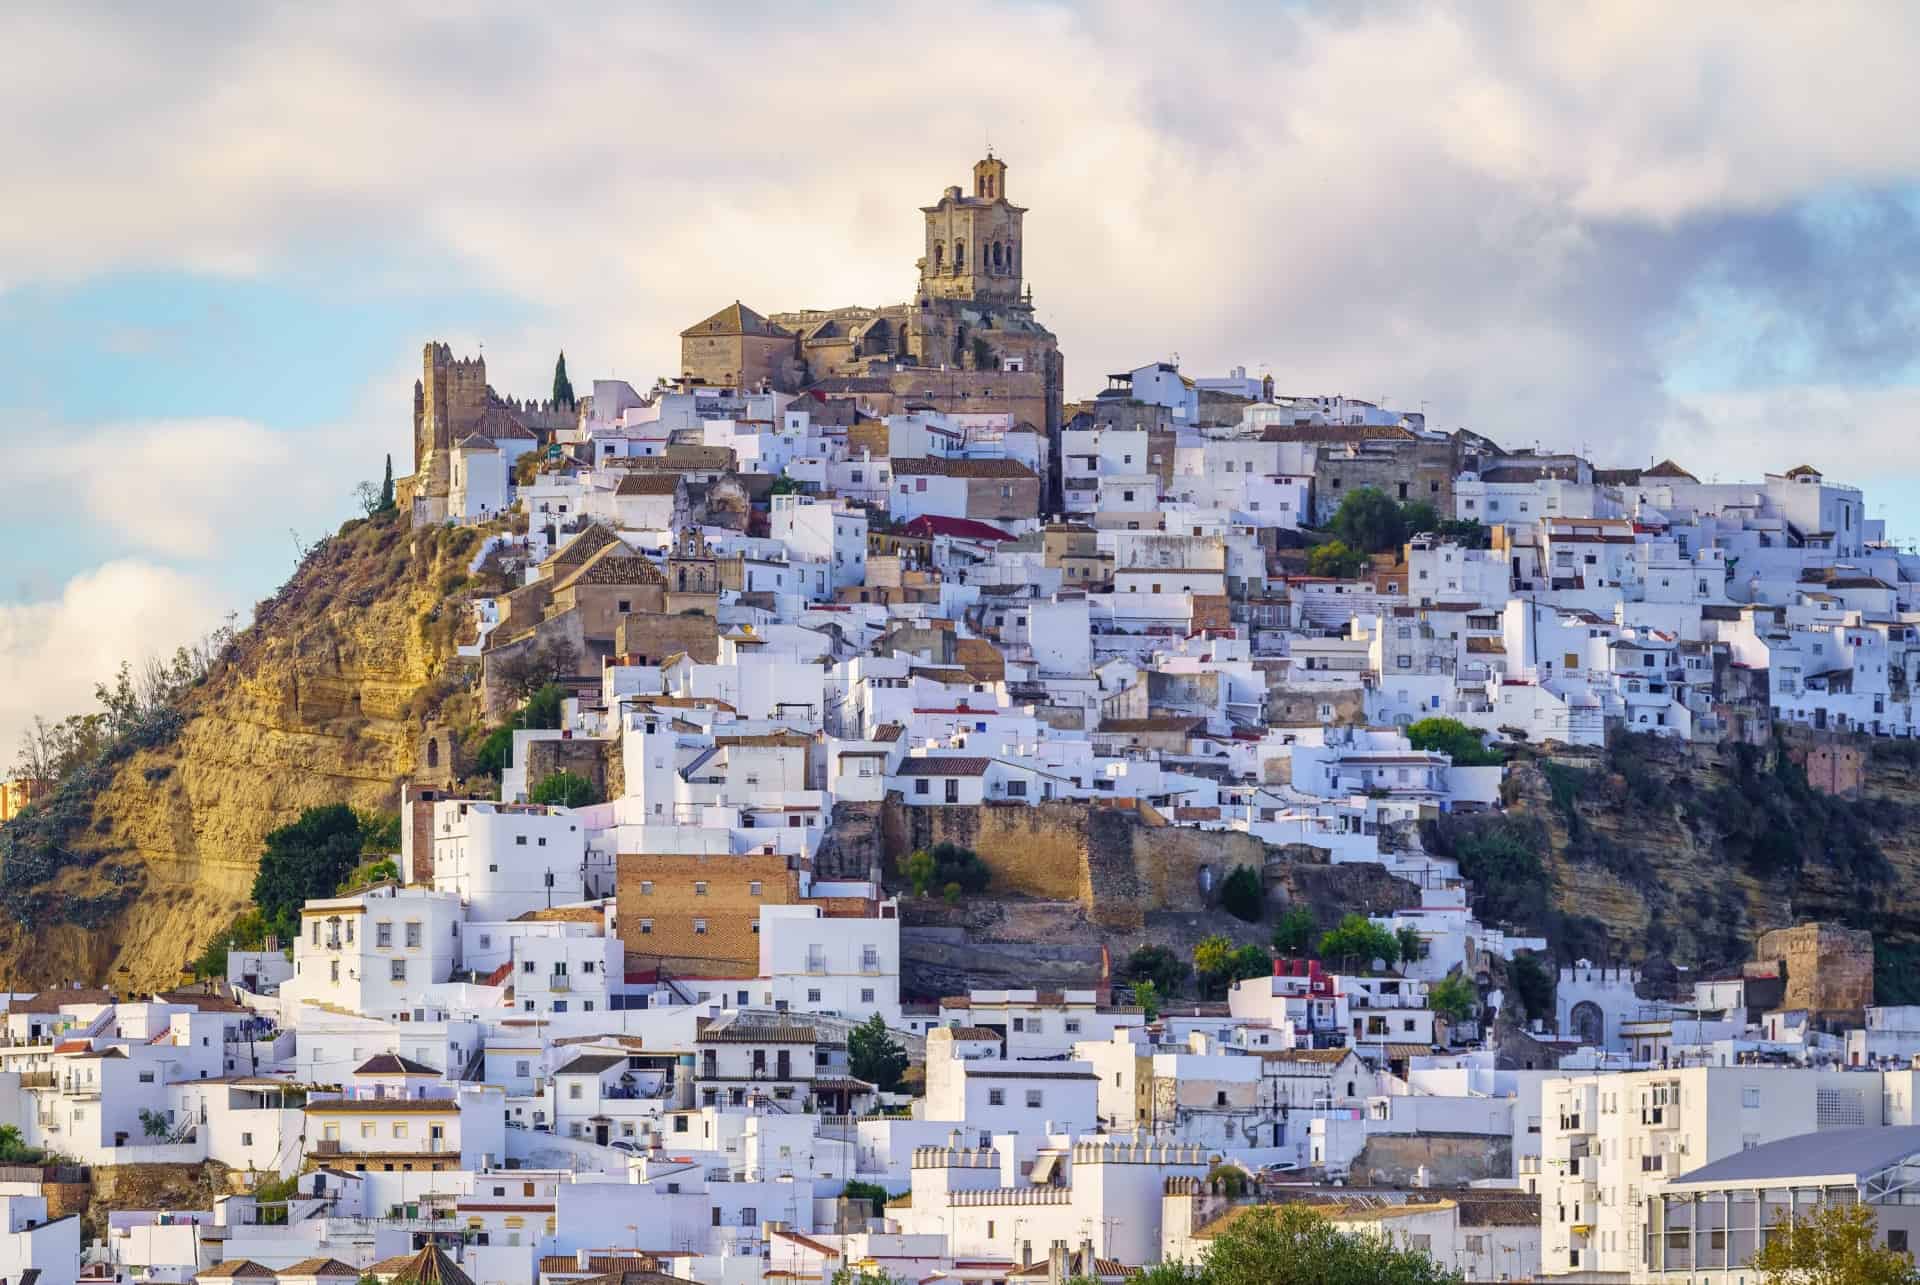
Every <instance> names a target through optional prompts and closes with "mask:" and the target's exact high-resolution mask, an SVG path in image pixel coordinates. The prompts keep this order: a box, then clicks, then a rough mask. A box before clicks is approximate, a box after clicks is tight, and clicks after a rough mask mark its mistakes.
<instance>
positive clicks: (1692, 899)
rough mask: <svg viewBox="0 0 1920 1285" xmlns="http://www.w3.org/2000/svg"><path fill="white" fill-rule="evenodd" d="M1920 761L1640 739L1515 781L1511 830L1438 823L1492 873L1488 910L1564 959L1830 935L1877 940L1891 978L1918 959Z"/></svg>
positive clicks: (1804, 745)
mask: <svg viewBox="0 0 1920 1285" xmlns="http://www.w3.org/2000/svg"><path fill="white" fill-rule="evenodd" d="M1916 748H1920V747H1915V746H1913V745H1910V744H1907V743H1895V742H1878V743H1875V742H1872V741H1869V740H1866V739H1864V738H1863V739H1858V740H1850V741H1846V742H1838V741H1826V740H1821V741H1815V740H1812V739H1797V738H1792V737H1789V738H1787V739H1783V740H1780V741H1778V742H1776V743H1773V744H1770V745H1766V746H1758V747H1756V746H1745V745H1728V746H1704V745H1702V746H1687V745H1678V744H1674V743H1671V742H1664V741H1659V740H1654V739H1652V738H1646V737H1627V738H1624V739H1617V740H1616V741H1615V742H1614V744H1613V745H1611V746H1610V747H1609V748H1608V749H1607V750H1605V751H1603V752H1592V753H1585V754H1581V753H1568V752H1562V753H1558V754H1556V755H1554V756H1553V757H1552V758H1551V759H1546V758H1542V759H1536V760H1533V761H1530V762H1526V763H1522V764H1519V765H1516V767H1515V769H1514V770H1513V771H1512V772H1511V773H1510V774H1509V777H1508V781H1507V787H1506V788H1507V796H1508V802H1509V805H1510V813H1509V816H1508V817H1507V818H1505V819H1504V820H1499V821H1481V822H1473V821H1462V822H1458V823H1452V824H1445V823H1443V824H1442V825H1441V826H1440V827H1438V831H1439V832H1438V833H1437V834H1436V835H1432V836H1430V838H1432V839H1433V840H1434V841H1435V843H1436V846H1437V847H1438V848H1439V849H1440V850H1441V851H1454V852H1455V855H1458V856H1461V857H1462V859H1463V864H1464V865H1465V866H1466V867H1467V868H1468V873H1469V875H1470V876H1471V875H1473V874H1474V873H1476V872H1475V870H1474V869H1473V867H1474V866H1475V864H1476V862H1479V863H1481V864H1482V865H1483V867H1484V868H1483V869H1481V870H1480V871H1479V872H1478V873H1479V874H1480V875H1481V876H1482V877H1481V878H1480V879H1479V880H1478V881H1477V882H1479V883H1481V884H1482V886H1481V887H1479V888H1477V889H1476V893H1477V896H1478V898H1479V900H1480V902H1481V908H1482V909H1483V910H1485V911H1488V912H1489V913H1491V915H1492V917H1493V918H1494V919H1497V920H1498V919H1505V920H1510V921H1513V922H1517V923H1520V924H1522V925H1524V926H1527V927H1532V928H1545V929H1546V930H1547V931H1548V932H1549V933H1550V934H1551V935H1553V936H1554V938H1555V945H1556V946H1557V947H1559V948H1560V949H1561V950H1562V952H1563V953H1564V954H1567V955H1575V954H1584V955H1588V956H1590V957H1591V958H1594V959H1596V960H1599V959H1608V960H1615V961H1632V962H1648V961H1652V962H1654V963H1655V964H1656V966H1658V964H1659V962H1660V961H1663V960H1664V961H1667V962H1671V963H1673V964H1679V965H1685V966H1688V967H1692V968H1699V967H1709V968H1710V967H1715V966H1721V965H1727V964H1735V963H1739V962H1742V961H1744V960H1746V959H1747V958H1748V957H1749V955H1750V952H1751V947H1752V946H1753V945H1754V944H1755V943H1756V942H1757V941H1758V939H1759V937H1760V935H1761V934H1762V933H1765V932H1767V931H1769V930H1771V929H1775V928H1782V927H1786V926H1788V925H1791V924H1794V923H1798V922H1801V921H1803V920H1808V919H1820V920H1826V921H1830V922H1836V923H1841V924H1845V925H1848V926H1850V927H1854V928H1864V929H1869V930H1871V931H1872V932H1873V934H1874V937H1875V941H1876V944H1877V945H1878V947H1879V948H1880V950H1881V953H1882V960H1883V963H1884V962H1886V960H1887V959H1888V958H1889V957H1890V956H1891V957H1897V956H1898V955H1899V954H1900V953H1901V952H1905V951H1908V950H1911V949H1913V948H1914V946H1915V945H1916V944H1920V901H1917V900H1915V899H1914V898H1913V897H1912V893H1911V889H1912V888H1913V887H1914V886H1915V884H1916V881H1917V880H1920V754H1916V753H1915V752H1914V751H1915V750H1916ZM1836 755H1838V756H1839V757H1840V758H1841V759H1842V760H1843V763H1844V765H1845V766H1844V770H1839V771H1836V770H1835V769H1834V766H1833V763H1834V760H1835V757H1836ZM1810 768H1811V772H1810V771H1809V769H1810ZM1810 776H1811V778H1812V779H1811V781H1810V779H1809V778H1810ZM1489 835H1499V836H1504V837H1505V838H1506V839H1510V840H1511V841H1512V842H1511V844H1510V845H1509V846H1508V847H1507V848H1505V849H1503V850H1502V851H1503V852H1504V853H1505V854H1506V855H1507V856H1508V857H1509V858H1511V859H1510V860H1490V854H1492V853H1493V852H1494V850H1495V849H1494V847H1493V845H1490V844H1489V843H1488V842H1487V836H1489ZM1523 851H1524V852H1530V853H1531V854H1532V855H1533V856H1534V857H1536V858H1537V859H1538V861H1539V867H1540V877H1539V878H1538V879H1537V880H1534V877H1533V875H1532V873H1531V871H1530V870H1529V869H1528V867H1527V865H1526V863H1525V861H1524V860H1521V859H1519V858H1518V857H1516V856H1514V855H1513V854H1516V853H1520V852H1523ZM1530 902H1531V903H1533V909H1532V913H1529V903H1530ZM1541 905H1544V907H1545V909H1544V913H1542V912H1541V911H1540V909H1539V907H1540V906H1541Z"/></svg>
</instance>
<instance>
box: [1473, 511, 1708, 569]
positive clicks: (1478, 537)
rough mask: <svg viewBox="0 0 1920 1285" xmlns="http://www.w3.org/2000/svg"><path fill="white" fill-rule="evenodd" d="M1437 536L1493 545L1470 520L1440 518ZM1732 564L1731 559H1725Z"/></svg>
mask: <svg viewBox="0 0 1920 1285" xmlns="http://www.w3.org/2000/svg"><path fill="white" fill-rule="evenodd" d="M1438 534H1439V535H1440V537H1441V538H1442V539H1446V540H1451V541H1453V542H1454V543H1455V544H1457V545H1459V546H1460V547H1461V548H1463V549H1484V548H1487V547H1488V546H1490V545H1491V544H1492V543H1493V532H1491V531H1489V530H1487V528H1485V527H1483V526H1481V525H1480V523H1479V522H1478V521H1477V520H1475V519H1472V518H1469V519H1467V520H1466V521H1464V522H1463V521H1460V520H1459V519H1457V518H1442V519H1441V520H1440V527H1439V532H1438ZM1727 561H1728V563H1732V561H1733V559H1731V558H1729V559H1727Z"/></svg>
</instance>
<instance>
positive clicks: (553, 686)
mask: <svg viewBox="0 0 1920 1285" xmlns="http://www.w3.org/2000/svg"><path fill="white" fill-rule="evenodd" d="M566 698H567V694H566V692H564V691H562V690H561V688H560V684H558V683H547V684H546V685H544V686H542V687H541V688H539V689H538V690H537V691H535V692H534V693H533V695H531V696H529V697H528V698H527V703H526V704H525V705H523V706H521V708H520V713H519V716H518V719H517V722H518V725H519V726H521V727H528V728H554V727H558V726H560V712H561V710H560V703H561V702H562V701H564V700H565V699H566Z"/></svg>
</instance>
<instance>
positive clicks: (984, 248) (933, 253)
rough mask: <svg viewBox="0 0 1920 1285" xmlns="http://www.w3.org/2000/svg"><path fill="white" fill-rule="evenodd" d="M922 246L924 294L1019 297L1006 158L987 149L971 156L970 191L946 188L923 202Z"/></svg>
mask: <svg viewBox="0 0 1920 1285" xmlns="http://www.w3.org/2000/svg"><path fill="white" fill-rule="evenodd" d="M920 213H921V214H922V215H923V216H925V219H926V246H925V249H924V250H923V252H922V255H921V258H920V262H919V264H918V267H919V269H920V297H921V298H923V299H967V300H972V301H975V302H981V303H1013V302H1015V301H1016V300H1018V299H1019V297H1020V264H1021V255H1022V253H1023V250H1022V246H1021V226H1020V222H1021V218H1022V216H1024V215H1025V214H1026V210H1025V209H1023V208H1021V207H1020V206H1018V205H1014V204H1013V203H1012V202H1010V201H1008V200H1007V163H1006V162H1005V161H1003V160H1000V159H999V158H998V157H996V156H993V155H991V154H989V155H987V156H986V157H984V158H983V159H981V160H979V161H977V162H975V164H974V167H973V192H972V194H971V195H967V194H965V193H963V192H962V191H961V190H960V189H959V188H958V187H950V188H948V189H947V190H946V191H945V192H944V193H943V194H942V195H941V197H940V200H939V201H938V202H937V203H936V204H933V205H923V206H921V207H920Z"/></svg>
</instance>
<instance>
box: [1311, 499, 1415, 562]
mask: <svg viewBox="0 0 1920 1285" xmlns="http://www.w3.org/2000/svg"><path fill="white" fill-rule="evenodd" d="M1328 526H1329V527H1330V528H1331V530H1332V531H1333V533H1334V534H1335V535H1337V536H1339V537H1340V539H1341V540H1342V541H1343V542H1344V543H1345V544H1346V545H1347V546H1348V547H1349V548H1353V549H1358V550H1360V551H1361V552H1362V553H1380V552H1382V551H1383V550H1386V549H1394V548H1398V547H1399V545H1400V543H1401V541H1403V540H1405V539H1406V536H1407V527H1406V519H1405V517H1404V516H1403V515H1402V514H1401V512H1400V506H1399V505H1398V504H1395V503H1394V502H1393V501H1392V500H1391V499H1389V498H1387V493H1386V492H1385V491H1382V490H1380V489H1379V488H1377V487H1372V486H1362V487H1359V488H1357V489H1355V490H1352V491H1348V492H1347V495H1346V498H1345V499H1343V500H1341V501H1340V507H1339V508H1338V509H1336V510H1334V514H1333V521H1332V522H1330V523H1328Z"/></svg>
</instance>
